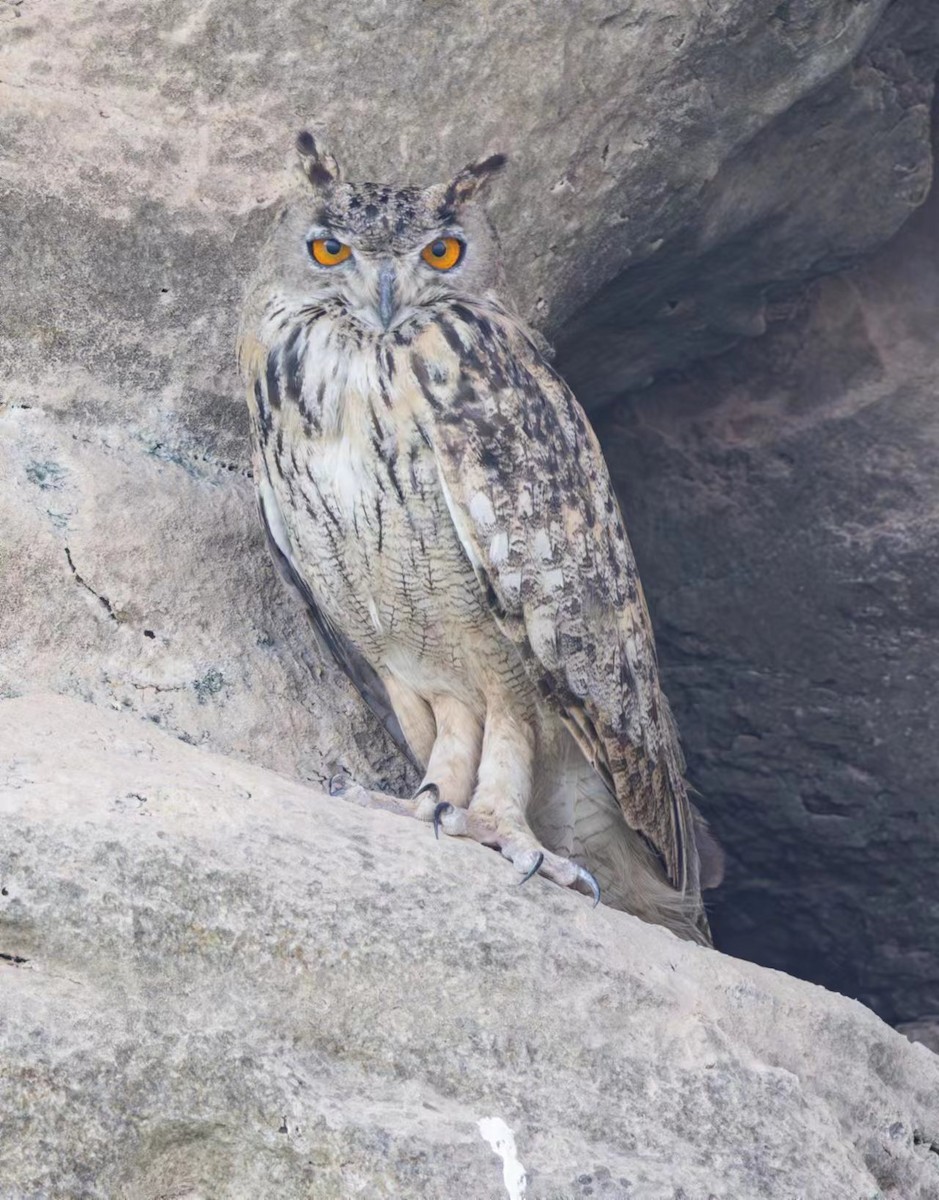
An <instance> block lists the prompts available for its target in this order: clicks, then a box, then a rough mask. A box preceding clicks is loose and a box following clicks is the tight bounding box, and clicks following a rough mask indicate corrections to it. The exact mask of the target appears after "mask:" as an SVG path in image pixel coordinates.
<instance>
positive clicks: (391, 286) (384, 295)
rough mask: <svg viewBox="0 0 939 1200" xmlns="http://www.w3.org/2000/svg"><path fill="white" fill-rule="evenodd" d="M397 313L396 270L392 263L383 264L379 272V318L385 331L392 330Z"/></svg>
mask: <svg viewBox="0 0 939 1200" xmlns="http://www.w3.org/2000/svg"><path fill="white" fill-rule="evenodd" d="M397 311H398V308H397V305H396V304H395V269H394V267H393V266H392V265H391V263H382V265H381V269H380V270H379V272H378V317H379V319H380V321H381V323H382V326H383V327H384V328H385V329H388V328H390V326H391V322H392V321H393V320H394V318H395V315H396V313H397Z"/></svg>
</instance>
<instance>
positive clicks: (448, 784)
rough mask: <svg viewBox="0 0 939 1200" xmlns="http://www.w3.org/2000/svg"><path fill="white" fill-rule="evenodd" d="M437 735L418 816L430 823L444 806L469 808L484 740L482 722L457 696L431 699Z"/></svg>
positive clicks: (424, 782) (420, 791)
mask: <svg viewBox="0 0 939 1200" xmlns="http://www.w3.org/2000/svg"><path fill="white" fill-rule="evenodd" d="M431 708H432V709H433V714H434V721H435V722H436V726H437V736H436V738H435V740H434V745H433V749H432V750H431V752H430V760H429V762H428V763H427V770H426V771H425V772H424V778H423V780H422V781H421V786H420V787H419V788H418V791H417V796H416V797H415V799H417V800H418V807H417V811H416V813H415V816H417V817H420V818H421V820H424V821H431V820H433V818H434V813H435V812H436V810H437V808H438V806H439V805H440V804H441V803H444V804H450V805H452V806H453V807H454V808H466V806H467V805H468V804H469V802H470V797H471V796H472V795H473V783H474V781H475V779H476V771H477V768H478V767H479V758H480V752H481V748H482V741H483V728H482V722H481V721H480V719H479V717H478V716H477V715H476V713H475V712H474V711H473V710H472V709H471V708H470V707H469V706H468V705H466V704H464V703H463V701H462V700H458V699H457V698H456V697H455V696H435V697H434V698H433V699H432V700H431Z"/></svg>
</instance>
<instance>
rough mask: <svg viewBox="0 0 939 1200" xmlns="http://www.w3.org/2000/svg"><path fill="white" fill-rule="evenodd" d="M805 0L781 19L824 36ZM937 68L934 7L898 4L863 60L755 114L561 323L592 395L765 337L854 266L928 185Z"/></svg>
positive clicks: (574, 370) (569, 360)
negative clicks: (710, 169)
mask: <svg viewBox="0 0 939 1200" xmlns="http://www.w3.org/2000/svg"><path fill="white" fill-rule="evenodd" d="M807 7H809V6H805V5H799V6H798V9H797V8H796V6H795V5H790V4H785V5H782V6H780V7H779V8H777V9H776V10H775V11H774V13H773V15H772V16H771V18H770V27H772V26H773V24H774V22H779V23H780V24H779V26H778V32H779V35H780V37H782V38H783V39H784V40H787V41H792V42H793V44H801V42H802V39H803V38H805V37H814V36H816V35H815V34H812V33H809V26H808V25H806V23H805V22H806V17H807V16H808V13H807ZM837 9H838V6H835V7H834V8H832V9H830V10H829V15H830V17H831V19H832V21H833V22H834V23H835V27H837V28H841V27H842V22H843V20H844V11H843V10H841V11H840V12H839V11H837ZM744 44H745V43H744ZM752 50H753V48H752V47H749V46H748V47H747V48H746V50H745V57H746V61H747V67H748V71H747V76H746V77H749V70H750V69H752V66H753V62H754V60H753V59H752V58H751V57H750V56H751V54H752ZM732 58H733V55H731V56H729V57H728V58H727V59H726V60H725V61H728V62H729V61H732ZM937 67H939V20H937V18H936V13H935V10H934V9H933V8H932V7H931V6H930V5H929V4H922V3H920V0H901V2H900V3H896V4H893V5H891V6H890V7H889V8H888V9H887V11H886V13H885V15H884V18H883V20H882V21H881V23H880V24H879V25H878V26H877V27H876V29H875V31H874V33H873V35H872V36H871V38H870V39H869V40H868V41H867V42H866V44H865V45H864V47H863V49H862V50H861V53H860V54H859V55H858V56H857V57H856V58H854V59H853V60H852V61H851V62H850V63H848V64H846V65H845V66H844V68H843V69H842V70H840V71H838V72H837V73H835V74H834V75H833V76H831V77H830V78H827V79H826V80H825V81H824V82H822V81H821V80H820V81H819V86H818V87H816V88H814V89H811V90H810V91H809V92H808V93H807V94H805V95H804V96H803V97H802V98H800V99H799V100H798V101H796V102H795V103H793V104H792V105H791V106H787V107H786V108H785V109H784V110H781V111H780V112H779V113H778V114H777V115H776V116H775V117H774V118H773V119H771V120H768V121H765V122H761V123H759V125H758V126H757V127H756V128H755V129H754V130H753V133H752V136H750V137H749V138H748V139H747V140H746V141H745V142H744V144H742V145H740V146H738V148H737V149H736V150H735V151H734V153H733V154H732V155H731V156H730V157H729V158H728V159H727V160H726V161H725V162H723V163H722V164H721V165H720V167H719V168H718V169H717V170H716V171H715V172H714V174H713V176H712V177H710V178H708V179H706V180H705V181H703V186H702V187H701V189H700V191H699V192H697V193H696V194H695V195H694V198H693V200H691V199H690V198H689V200H690V207H689V208H685V207H683V206H681V205H679V206H678V207H679V208H681V210H682V217H681V219H680V221H679V222H678V223H677V224H676V225H675V226H674V227H671V228H670V229H665V228H664V227H660V228H661V233H660V237H659V238H658V239H656V245H655V249H654V252H647V253H646V254H643V253H639V254H637V255H636V256H635V257H634V258H633V259H632V261H631V262H630V264H629V267H628V269H626V270H625V271H622V272H621V273H620V274H618V275H617V276H616V277H615V278H614V279H613V280H611V281H610V282H609V283H607V284H606V285H605V286H604V287H603V288H602V289H601V291H600V292H599V293H598V294H597V295H596V296H595V297H593V298H592V299H590V300H589V301H588V302H587V303H586V304H585V305H584V307H583V308H582V309H581V310H580V312H579V313H577V314H575V315H574V317H573V318H572V319H571V320H570V321H568V322H567V323H566V324H565V326H564V328H563V329H562V330H561V332H560V335H559V349H560V365H561V367H562V369H563V371H564V374H565V375H566V376H567V377H568V379H569V380H570V381H571V383H572V384H573V386H574V388H575V391H576V392H577V394H578V395H579V396H580V397H581V399H582V401H583V402H584V404H585V405H586V406H587V407H589V408H591V409H593V408H598V407H599V406H600V405H601V404H603V403H604V402H607V401H610V400H614V399H616V398H617V397H618V396H619V395H621V394H622V393H623V392H624V391H625V390H627V389H630V388H635V387H637V386H640V385H642V384H644V383H648V382H649V381H650V380H651V379H652V377H653V376H654V375H656V374H658V373H659V372H660V371H661V370H662V368H663V367H664V368H668V369H671V370H674V369H676V368H679V367H682V366H684V365H685V364H686V363H688V362H693V361H694V360H696V359H699V358H701V357H702V355H706V354H712V353H714V352H716V351H720V350H725V349H727V348H728V347H730V346H732V345H734V344H735V343H737V342H739V341H740V340H741V338H746V337H753V336H755V335H758V334H761V333H763V332H764V331H765V329H766V327H767V323H768V322H770V321H772V320H773V319H774V317H775V318H777V319H778V317H779V315H780V313H786V312H787V311H788V310H789V309H790V307H791V303H792V300H793V298H794V297H795V296H798V295H799V293H800V290H801V287H802V285H803V283H804V281H805V280H806V279H812V278H815V277H817V276H819V275H823V274H828V273H831V272H833V271H839V270H843V269H844V268H845V267H847V266H851V265H853V264H854V263H856V262H857V261H858V260H859V259H860V258H861V257H862V256H863V255H865V254H866V253H868V252H869V251H871V250H873V249H875V248H877V247H878V246H879V245H880V244H881V243H882V242H883V240H884V238H885V236H886V235H889V234H890V233H892V232H894V231H895V230H896V229H897V228H898V227H899V226H900V224H901V223H902V222H903V221H904V220H905V219H906V218H907V217H908V216H909V215H910V213H911V212H912V211H913V210H914V209H915V208H916V207H917V206H918V205H919V204H921V203H922V201H923V200H924V199H925V196H926V193H927V191H928V189H929V182H930V176H931V170H930V167H931V164H930V155H929V151H928V145H929V129H930V119H929V106H930V100H931V98H932V94H933V86H934V79H935V75H936V70H937ZM719 124H720V125H721V126H723V124H724V122H723V118H722V119H721V121H720V122H719ZM629 211H630V215H632V210H629ZM649 250H650V251H651V248H649Z"/></svg>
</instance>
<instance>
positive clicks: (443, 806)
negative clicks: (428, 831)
mask: <svg viewBox="0 0 939 1200" xmlns="http://www.w3.org/2000/svg"><path fill="white" fill-rule="evenodd" d="M428 787H432V788H433V789H434V791H436V790H437V788H436V786H435V785H434V784H432V783H431V784H428ZM421 791H423V788H422V789H421ZM418 795H420V792H418ZM451 808H453V805H452V804H448V803H447V802H446V800H444V801H442V802H441V803H440V804H438V805H437V807H436V808H435V809H434V837H435V838H436V839H437V841H438V842H439V841H440V818H441V817H442V816H443V814H444V813H445V812H447V811H448V810H449V809H451Z"/></svg>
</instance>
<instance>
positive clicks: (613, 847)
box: [239, 134, 720, 943]
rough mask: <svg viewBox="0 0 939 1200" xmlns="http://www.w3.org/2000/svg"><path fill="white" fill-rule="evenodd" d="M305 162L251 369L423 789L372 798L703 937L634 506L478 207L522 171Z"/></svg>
mask: <svg viewBox="0 0 939 1200" xmlns="http://www.w3.org/2000/svg"><path fill="white" fill-rule="evenodd" d="M297 145H298V151H299V159H300V167H301V176H302V183H301V189H302V190H301V191H299V192H298V194H297V195H296V196H295V197H294V198H293V199H292V200H291V201H290V202H289V203H288V204H287V205H286V206H285V207H284V209H283V210H282V211H281V213H280V214H279V217H278V219H277V222H276V224H275V227H274V230H273V233H272V235H271V238H270V240H269V242H268V244H267V246H266V248H265V251H264V254H263V258H262V266H261V268H260V270H259V271H258V272H257V273H256V275H255V277H254V279H253V280H252V282H251V284H250V287H249V291H248V295H247V299H246V302H245V307H244V314H243V319H242V327H241V334H240V338H239V358H240V364H241V369H242V372H243V374H244V378H245V380H246V383H247V389H248V404H249V408H250V412H251V418H252V427H253V436H254V442H255V458H254V462H255V476H256V480H257V484H258V497H259V505H260V511H261V518H262V521H263V523H264V527H265V529H266V531H267V535H268V539H269V543H270V546H271V552H272V554H273V556H274V559H275V562H276V563H277V565H278V567H279V569H280V571H281V573H282V574H283V576H284V577H285V579H286V580H287V581H288V582H289V584H290V585H291V586H292V587H293V588H294V589H295V590H296V591H298V592H299V593H300V595H301V596H302V598H303V602H304V604H305V605H306V608H307V612H308V614H309V617H310V620H311V623H312V625H313V628H314V630H315V631H316V633H317V635H318V637H319V640H320V642H321V643H322V645H323V646H324V647H325V648H326V649H328V651H329V652H330V653H331V654H332V655H334V656H335V658H336V659H337V661H338V662H339V663H340V665H341V666H342V667H343V669H344V670H345V671H346V672H347V673H348V674H349V676H350V678H351V679H352V680H353V682H354V683H355V684H356V686H357V687H358V689H359V691H360V692H361V694H362V696H363V698H364V699H365V700H366V702H367V703H368V704H369V705H370V706H371V707H372V708H373V710H374V711H375V712H376V714H377V715H378V717H379V718H380V719H381V720H382V722H383V723H384V724H385V727H386V728H387V729H388V730H389V732H390V733H391V734H392V736H394V737H395V738H396V740H397V741H398V742H399V744H400V745H401V747H402V749H403V750H404V751H405V753H407V754H408V755H409V756H410V758H411V759H412V761H413V762H414V763H415V764H416V765H417V766H418V768H419V770H420V771H421V772H422V773H423V783H422V786H421V788H420V789H419V791H418V792H417V794H416V796H414V797H412V798H407V797H401V798H395V799H394V800H391V799H390V798H389V797H385V796H378V795H376V796H375V797H374V799H375V802H376V803H378V804H382V805H383V806H385V807H388V806H389V805H394V806H396V807H398V808H400V809H401V811H403V812H406V813H409V814H410V815H412V816H416V817H419V818H421V819H423V820H425V821H427V822H433V825H434V828H435V830H436V831H438V832H440V833H446V834H450V835H454V836H465V837H471V838H475V839H476V840H477V841H480V842H482V843H484V844H486V845H489V846H493V847H495V848H497V849H499V850H500V851H501V852H502V854H503V855H505V857H506V858H508V859H509V860H511V862H512V863H513V864H514V865H515V867H516V868H517V870H518V871H519V872H520V873H521V875H522V876H523V877H525V876H529V875H532V874H535V873H538V874H541V875H544V876H547V877H548V878H550V879H552V880H554V881H555V882H556V883H558V884H560V885H561V886H566V887H572V888H574V889H576V890H579V891H583V892H585V893H587V894H592V895H593V896H594V897H595V898H597V897H600V896H602V898H603V901H604V902H605V903H607V904H610V905H613V906H615V907H618V908H622V909H625V910H627V911H629V912H631V913H634V914H636V915H637V916H639V917H641V918H643V919H644V920H647V921H653V922H657V923H660V924H662V925H665V926H667V927H668V928H670V929H672V930H673V931H674V932H675V933H677V934H678V935H679V936H681V937H686V938H691V939H694V940H696V941H699V942H702V943H708V942H709V941H710V933H709V929H708V923H707V918H706V916H705V912H704V906H703V903H702V898H701V889H702V887H707V886H712V885H713V884H714V883H715V882H717V881H718V878H719V874H720V852H719V850H718V848H717V847H716V844H715V843H714V842H713V840H712V839H711V838H710V836H709V834H708V832H707V829H706V826H705V824H704V822H703V820H702V819H701V818H700V816H699V815H698V814H697V813H696V811H695V810H694V808H693V807H692V805H691V804H690V802H689V799H688V794H687V787H686V783H685V779H684V763H683V759H682V754H681V750H680V747H679V742H678V737H677V733H676V730H675V726H674V724H673V721H672V718H671V715H670V712H669V708H668V704H667V702H666V700H665V697H664V695H663V694H662V690H661V687H660V683H659V675H658V668H657V664H656V656H655V646H654V642H653V636H652V629H651V626H650V621H649V615H648V612H647V610H646V606H645V602H644V599H643V595H642V589H641V586H640V583H639V578H638V575H637V573H636V565H635V561H634V559H633V556H632V552H631V550H630V547H629V543H628V540H627V538H626V532H625V528H624V525H623V519H622V515H621V513H620V509H619V505H618V503H617V500H616V496H615V494H614V492H613V488H612V484H611V482H610V478H609V474H608V472H607V468H606V464H605V462H604V460H603V456H602V453H601V451H600V447H599V445H598V443H597V440H596V437H595V436H594V433H593V431H592V429H591V427H590V425H589V423H588V421H587V418H586V417H585V415H584V413H583V410H582V409H581V408H580V406H579V404H578V403H577V401H576V400H575V398H574V396H573V395H572V393H571V392H570V390H569V388H568V387H567V386H566V384H565V383H564V382H563V380H561V379H560V377H559V376H558V375H557V374H556V373H555V372H554V371H553V370H552V368H551V367H550V365H549V364H548V362H547V360H546V357H545V353H544V350H545V347H544V345H543V343H542V342H541V340H540V338H539V337H538V336H537V335H536V334H535V333H533V332H532V331H531V330H529V329H528V328H526V326H525V324H524V323H523V322H522V321H521V319H520V318H519V317H518V316H517V315H516V314H515V313H514V312H513V310H512V307H511V305H510V303H509V302H508V301H507V299H506V297H507V294H508V291H507V288H506V284H505V278H504V272H503V270H502V266H501V258H500V251H499V246H498V243H497V240H496V238H495V235H494V233H493V231H492V229H491V227H490V226H489V224H488V221H487V219H486V216H485V213H484V212H483V210H482V207H481V205H480V198H481V195H482V193H483V190H484V188H485V186H486V184H487V183H488V181H489V180H490V179H491V178H492V176H494V175H495V174H496V173H497V172H498V171H499V170H500V169H501V167H502V165H503V162H504V160H503V159H502V157H501V156H494V157H492V158H489V159H487V160H485V161H483V162H481V163H477V164H475V165H473V166H470V167H467V168H466V169H465V170H464V171H462V172H460V174H458V175H457V176H456V178H455V179H454V180H453V181H452V182H451V183H449V184H446V185H435V186H431V187H427V188H416V187H399V188H395V187H390V186H381V185H377V184H368V183H365V184H353V183H348V182H345V181H344V180H343V179H342V177H341V174H340V171H339V168H338V166H337V164H336V162H335V160H334V159H333V158H332V157H331V156H329V155H328V154H325V153H324V152H322V151H321V150H320V149H319V148H318V147H317V145H316V143H315V141H314V139H313V138H312V137H311V136H310V135H309V134H301V135H300V137H299V138H298V143H297ZM414 828H415V833H414V836H415V837H422V836H427V834H426V833H425V832H423V831H422V827H421V826H420V825H418V824H416V823H415V827H414Z"/></svg>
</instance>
